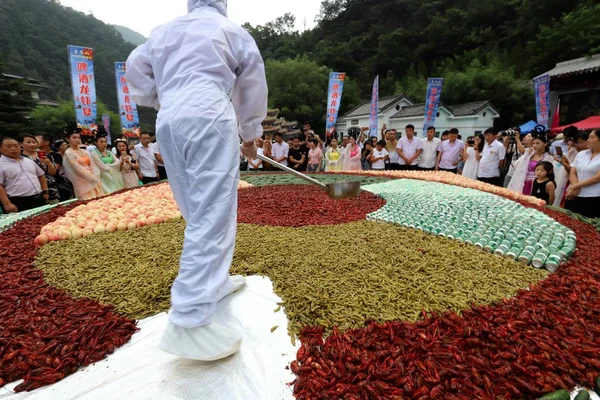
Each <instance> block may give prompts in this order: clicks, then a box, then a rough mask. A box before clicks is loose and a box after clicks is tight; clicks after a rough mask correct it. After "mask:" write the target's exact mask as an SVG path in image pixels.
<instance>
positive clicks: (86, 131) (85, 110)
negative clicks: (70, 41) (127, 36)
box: [68, 45, 98, 135]
mask: <svg viewBox="0 0 600 400" xmlns="http://www.w3.org/2000/svg"><path fill="white" fill-rule="evenodd" d="M68 49H69V64H70V67H71V86H72V87H73V100H74V102H75V119H76V121H77V127H79V128H81V130H82V133H81V134H82V135H94V134H96V132H97V131H98V125H97V124H96V85H95V83H94V50H93V49H91V48H89V47H80V46H70V45H69V46H68Z"/></svg>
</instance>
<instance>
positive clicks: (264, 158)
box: [258, 154, 329, 191]
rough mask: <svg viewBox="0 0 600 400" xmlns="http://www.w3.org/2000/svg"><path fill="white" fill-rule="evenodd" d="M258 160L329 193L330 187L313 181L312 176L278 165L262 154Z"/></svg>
mask: <svg viewBox="0 0 600 400" xmlns="http://www.w3.org/2000/svg"><path fill="white" fill-rule="evenodd" d="M258 158H259V159H260V160H262V161H264V162H268V163H269V164H272V165H274V166H276V167H277V168H279V169H281V170H284V171H286V172H289V173H290V174H292V175H294V176H297V177H298V178H300V179H304V180H305V181H307V182H310V183H312V184H313V185H317V186H320V187H321V188H323V189H324V190H326V191H329V187H328V186H327V185H325V184H324V183H322V182H319V181H318V180H316V179H313V178H311V177H310V176H308V175H305V174H303V173H302V172H298V171H296V170H295V169H292V168H290V167H288V166H285V165H283V164H280V163H278V162H277V161H275V160H273V159H270V158H269V157H265V156H263V155H262V154H258Z"/></svg>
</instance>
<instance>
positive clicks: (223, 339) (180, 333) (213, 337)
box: [158, 322, 242, 361]
mask: <svg viewBox="0 0 600 400" xmlns="http://www.w3.org/2000/svg"><path fill="white" fill-rule="evenodd" d="M241 343H242V337H241V335H240V334H239V333H237V332H236V331H235V330H233V329H230V328H228V327H226V326H222V325H219V324H217V323H215V322H213V323H210V324H208V325H204V326H198V327H195V328H183V327H181V326H177V325H173V324H172V323H170V322H169V325H168V326H167V329H165V333H164V334H163V336H162V338H161V339H160V343H159V345H158V347H160V349H161V350H162V351H164V352H166V353H169V354H173V355H174V356H178V357H182V358H187V359H190V360H199V361H215V360H219V359H221V358H225V357H228V356H230V355H232V354H233V353H235V352H237V351H238V350H239V349H240V345H241Z"/></svg>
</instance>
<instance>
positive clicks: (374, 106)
mask: <svg viewBox="0 0 600 400" xmlns="http://www.w3.org/2000/svg"><path fill="white" fill-rule="evenodd" d="M370 114H371V118H370V122H369V136H377V137H379V135H378V134H377V132H378V131H379V75H377V76H376V77H375V80H374V81H373V92H372V93H371V113H370Z"/></svg>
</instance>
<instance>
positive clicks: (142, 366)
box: [0, 276, 298, 400]
mask: <svg viewBox="0 0 600 400" xmlns="http://www.w3.org/2000/svg"><path fill="white" fill-rule="evenodd" d="M280 301H281V299H280V298H279V297H278V296H277V295H275V294H274V293H273V285H272V283H271V281H270V280H269V279H268V278H265V277H260V276H251V277H248V278H247V284H246V286H245V287H244V288H243V289H241V290H240V291H239V292H238V293H234V294H232V295H230V296H228V297H226V298H225V299H223V300H222V301H221V302H220V303H219V308H218V311H217V315H216V317H215V321H216V322H219V323H222V324H227V325H229V326H231V327H232V328H235V329H237V330H238V331H239V332H241V333H242V335H243V342H242V348H241V350H240V352H238V353H237V354H235V355H233V356H231V357H228V358H226V359H224V360H220V361H216V362H213V363H204V362H201V361H191V360H183V359H179V358H177V357H174V356H171V355H169V354H166V353H164V352H162V351H161V350H160V349H159V348H158V342H159V340H160V337H161V335H162V332H163V330H164V329H165V327H166V326H167V314H166V313H161V314H158V315H155V316H153V317H149V318H146V319H143V320H141V321H140V322H139V324H138V326H139V327H140V328H141V330H140V331H139V332H138V333H136V334H135V335H133V337H132V339H131V341H130V342H129V343H127V344H126V345H125V346H123V347H121V348H119V349H118V350H116V351H115V353H114V354H112V355H110V356H109V357H108V358H106V359H104V360H102V361H100V362H98V363H96V364H95V365H90V366H88V367H86V368H84V369H81V370H80V371H78V372H77V373H75V374H73V375H70V376H68V377H67V378H65V379H63V380H62V381H60V382H57V383H55V384H53V385H50V386H47V387H44V388H40V389H38V390H35V391H33V392H30V393H14V392H13V391H12V389H13V388H14V387H15V386H16V385H17V384H18V383H20V382H15V383H12V384H9V385H7V386H5V387H4V388H1V389H0V400H23V399H27V400H37V399H39V400H71V399H85V400H88V399H103V400H104V399H128V400H131V399H144V400H146V399H161V400H162V399H165V400H166V399H173V400H187V399H189V400H192V399H193V400H202V399H207V400H208V399H210V400H221V399H222V400H235V399H240V400H241V399H243V400H254V399H256V400H259V399H260V400H264V399H277V400H280V399H293V396H292V390H291V387H290V386H288V385H287V383H289V382H292V381H293V380H294V375H293V374H292V373H291V372H290V371H289V370H287V369H286V366H287V365H288V364H289V362H291V361H293V360H294V359H295V356H296V351H297V349H298V347H297V346H296V347H294V346H292V344H291V340H290V338H289V336H288V334H287V318H286V316H285V314H284V312H283V308H282V309H281V310H280V311H278V312H277V313H275V312H274V310H275V309H276V308H277V303H278V302H280ZM276 325H278V326H279V327H278V328H277V329H276V330H275V331H274V332H273V333H271V328H272V327H274V326H276ZM296 343H297V344H298V341H297V342H296Z"/></svg>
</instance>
